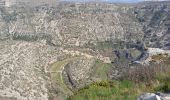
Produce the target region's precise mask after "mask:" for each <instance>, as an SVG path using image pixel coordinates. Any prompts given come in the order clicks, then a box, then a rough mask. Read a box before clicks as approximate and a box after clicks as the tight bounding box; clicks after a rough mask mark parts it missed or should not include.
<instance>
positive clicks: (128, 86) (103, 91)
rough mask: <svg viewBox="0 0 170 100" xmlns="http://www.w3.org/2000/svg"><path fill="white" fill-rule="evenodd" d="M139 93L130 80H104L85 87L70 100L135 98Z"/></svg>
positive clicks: (69, 99)
mask: <svg viewBox="0 0 170 100" xmlns="http://www.w3.org/2000/svg"><path fill="white" fill-rule="evenodd" d="M138 94H139V92H138V88H136V86H135V85H134V83H132V82H130V81H121V82H118V81H113V82H107V81H102V82H96V83H93V84H91V85H89V86H86V87H84V88H83V89H81V90H79V91H78V92H77V93H76V94H75V95H73V96H71V97H70V98H68V100H134V99H135V98H136V97H137V96H138Z"/></svg>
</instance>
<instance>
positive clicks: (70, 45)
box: [0, 2, 170, 100]
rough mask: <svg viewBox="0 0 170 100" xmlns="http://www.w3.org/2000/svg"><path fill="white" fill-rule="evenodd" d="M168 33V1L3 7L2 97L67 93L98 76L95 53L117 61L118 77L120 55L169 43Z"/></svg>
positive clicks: (134, 55) (38, 98)
mask: <svg viewBox="0 0 170 100" xmlns="http://www.w3.org/2000/svg"><path fill="white" fill-rule="evenodd" d="M169 33H170V2H160V3H156V2H155V3H139V4H136V5H130V4H109V3H83V4H75V3H67V2H61V3H60V4H59V5H57V6H54V5H53V6H51V5H38V6H28V5H26V4H25V5H14V6H12V7H0V99H1V98H2V99H11V100H15V99H17V100H29V99H31V100H48V99H49V100H58V99H63V98H64V97H66V96H68V95H70V94H71V93H70V92H69V93H65V91H66V90H67V89H68V88H73V90H74V88H75V89H77V88H80V87H83V86H84V85H85V84H86V83H87V84H88V83H90V82H93V81H95V79H94V77H93V71H95V70H96V67H94V66H95V60H97V59H99V60H101V61H103V62H104V63H110V64H111V63H113V67H112V68H111V69H112V70H110V73H109V75H110V77H112V79H116V78H117V77H119V74H121V73H122V70H124V68H120V67H122V66H119V65H118V64H117V66H116V61H120V59H128V60H130V61H136V60H137V61H140V60H143V59H145V58H146V55H147V48H160V49H170V45H169V44H170V41H169V39H168V38H169ZM73 56H78V57H79V58H78V59H72V58H73ZM127 62H128V61H127ZM53 64H54V65H53ZM122 64H123V63H122ZM123 67H124V66H123ZM101 70H103V69H100V71H101ZM100 71H99V72H100ZM59 73H60V74H59ZM104 73H105V72H104ZM104 75H105V74H104ZM109 75H108V76H109ZM106 76H107V75H106ZM84 82H85V84H82V83H84ZM70 84H71V85H70Z"/></svg>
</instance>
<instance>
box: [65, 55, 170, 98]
mask: <svg viewBox="0 0 170 100" xmlns="http://www.w3.org/2000/svg"><path fill="white" fill-rule="evenodd" d="M163 57H164V58H163ZM160 58H161V59H162V61H163V62H162V63H160V64H151V65H149V66H136V68H134V69H133V70H132V71H130V70H129V71H128V72H127V73H125V76H126V77H124V78H123V79H122V80H120V81H118V80H117V81H107V80H106V79H107V76H105V75H106V74H104V73H102V70H103V71H105V70H106V69H107V68H108V67H109V65H107V64H102V62H100V61H96V66H99V69H97V70H96V72H97V73H100V75H99V74H97V75H98V76H100V77H101V78H102V79H103V80H104V79H105V80H104V81H101V82H95V83H92V84H90V85H88V86H86V87H84V88H82V89H80V90H79V91H77V92H76V93H74V95H72V96H70V97H69V98H68V100H136V99H137V97H138V96H139V95H141V94H142V93H144V92H153V93H154V92H158V91H159V92H169V91H170V73H169V72H170V60H169V59H170V58H169V57H167V56H166V55H158V56H154V57H152V59H154V60H157V59H160ZM103 68H106V69H103Z"/></svg>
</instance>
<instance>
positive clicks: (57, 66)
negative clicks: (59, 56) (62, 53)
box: [49, 57, 79, 94]
mask: <svg viewBox="0 0 170 100" xmlns="http://www.w3.org/2000/svg"><path fill="white" fill-rule="evenodd" d="M78 58H79V57H73V58H68V59H65V60H62V61H57V62H56V63H53V64H52V65H51V67H50V69H49V71H50V72H51V73H50V76H51V79H52V82H53V83H55V84H57V85H59V86H60V87H61V88H62V89H63V90H64V91H65V92H66V93H68V94H72V91H70V89H68V88H67V86H66V85H65V84H64V80H63V78H62V76H61V75H62V74H61V72H60V71H62V69H63V67H64V66H65V65H66V64H68V63H69V62H71V61H73V60H75V59H78Z"/></svg>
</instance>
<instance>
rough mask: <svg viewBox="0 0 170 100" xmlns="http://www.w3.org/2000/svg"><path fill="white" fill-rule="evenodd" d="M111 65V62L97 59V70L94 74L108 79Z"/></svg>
mask: <svg viewBox="0 0 170 100" xmlns="http://www.w3.org/2000/svg"><path fill="white" fill-rule="evenodd" d="M110 67H111V64H106V63H103V62H102V61H100V60H96V63H95V65H94V68H95V72H94V76H95V77H97V78H100V79H101V80H107V71H108V70H109V68H110Z"/></svg>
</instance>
